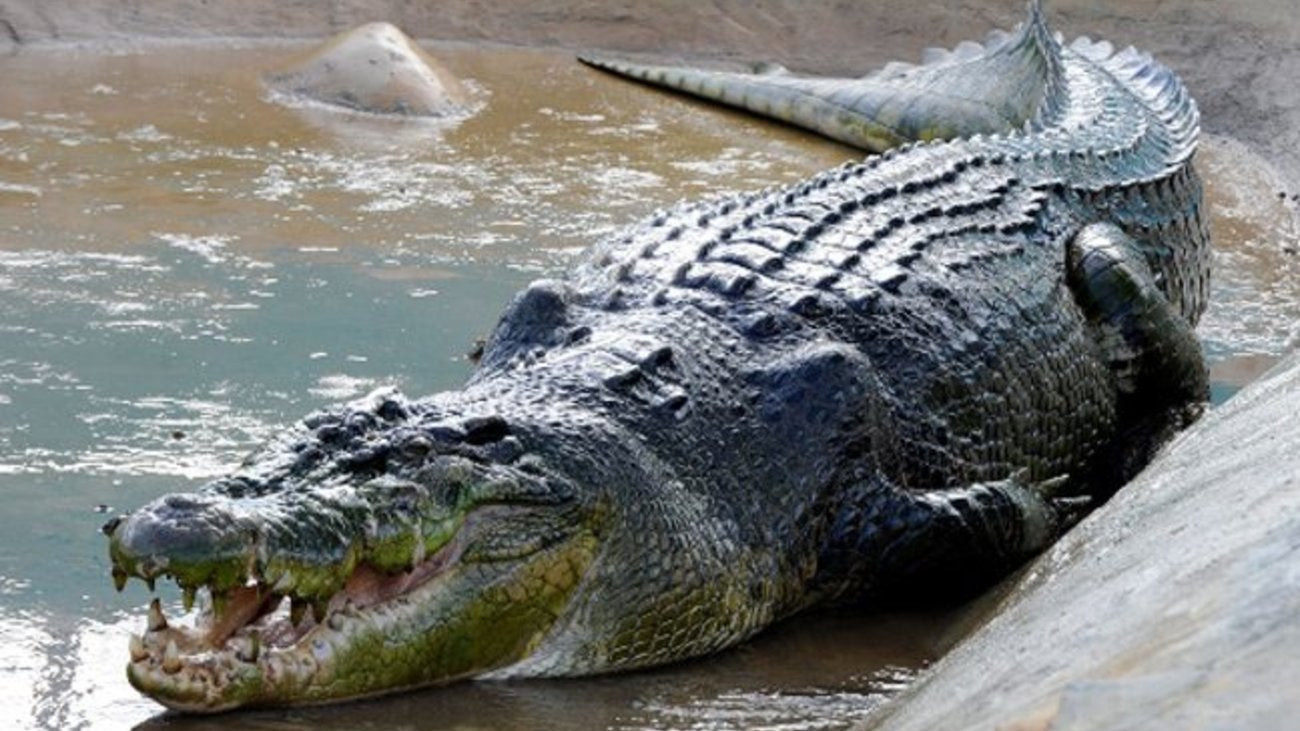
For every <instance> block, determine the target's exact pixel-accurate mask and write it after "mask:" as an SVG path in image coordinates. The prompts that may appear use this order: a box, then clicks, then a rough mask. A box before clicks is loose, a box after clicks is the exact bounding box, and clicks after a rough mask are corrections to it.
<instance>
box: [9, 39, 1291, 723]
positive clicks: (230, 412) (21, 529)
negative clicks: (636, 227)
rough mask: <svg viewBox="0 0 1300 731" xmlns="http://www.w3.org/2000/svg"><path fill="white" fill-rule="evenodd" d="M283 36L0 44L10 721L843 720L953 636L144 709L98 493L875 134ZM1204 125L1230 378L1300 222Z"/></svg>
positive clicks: (849, 624)
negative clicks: (45, 46) (357, 70)
mask: <svg viewBox="0 0 1300 731" xmlns="http://www.w3.org/2000/svg"><path fill="white" fill-rule="evenodd" d="M290 50H291V49H287V48H284V47H279V48H277V47H269V46H250V47H242V48H241V47H237V46H232V45H229V44H227V45H224V46H191V47H163V48H154V49H150V50H149V51H148V52H135V51H129V50H127V51H124V50H104V49H99V50H94V51H84V50H83V51H71V50H67V49H63V50H58V51H49V50H43V51H24V52H23V53H21V54H19V55H16V56H11V57H7V58H3V59H0V78H2V79H3V83H0V313H3V315H0V500H3V503H2V504H3V506H4V507H3V508H0V727H4V728H9V727H15V728H29V727H48V728H96V727H103V728H121V727H125V726H130V725H134V724H136V723H140V722H146V721H147V722H149V723H151V724H155V723H157V724H163V725H182V726H188V725H196V726H201V727H208V726H211V727H216V726H217V725H220V726H222V727H236V728H237V727H251V728H300V727H301V728H305V727H321V726H325V727H337V728H355V727H367V726H369V727H385V726H389V725H392V724H394V723H398V722H400V723H402V724H404V725H405V726H409V727H413V728H415V727H419V728H424V727H429V728H432V727H446V726H452V727H483V728H497V727H511V726H513V727H519V728H593V727H611V728H682V727H692V728H763V727H766V728H837V727H842V726H844V725H846V724H848V723H850V722H851V721H853V720H854V719H857V718H861V717H862V716H863V715H864V714H865V713H866V712H867V711H869V710H870V708H872V707H873V706H874V705H875V704H876V703H877V702H879V700H880V699H881V698H883V697H884V696H885V695H887V694H888V693H889V692H891V691H892V690H894V689H896V688H897V687H899V686H900V685H901V684H905V683H906V682H907V681H908V680H909V678H910V677H911V676H912V675H913V674H914V673H915V672H916V671H917V669H918V668H920V667H923V666H924V664H925V663H926V662H928V661H929V660H930V659H932V658H933V657H935V656H936V654H937V653H938V652H941V651H942V649H943V648H944V647H945V645H946V644H947V643H948V642H950V641H951V639H952V638H953V637H954V636H955V633H956V632H957V630H958V628H959V627H960V626H961V625H960V622H961V618H962V614H961V612H952V613H948V614H938V615H930V616H924V615H922V616H907V617H898V616H891V617H873V618H870V619H869V620H863V619H861V618H857V617H815V618H804V619H799V620H797V621H795V622H791V623H788V624H787V625H785V626H783V627H780V628H778V629H776V630H775V631H773V632H771V633H769V634H768V635H766V636H764V637H762V638H760V639H759V640H758V641H756V642H754V643H752V644H750V645H748V646H746V647H744V648H741V649H739V650H737V651H734V652H730V653H725V654H723V655H721V656H719V657H717V658H711V659H709V660H706V661H701V662H696V663H690V664H686V665H683V666H680V667H675V668H670V669H665V670H660V671H656V672H652V673H643V674H637V675H629V676H623V677H614V678H603V679H595V680H588V681H571V682H553V683H478V684H463V685H460V686H456V687H453V688H449V689H443V690H436V691H430V692H426V693H418V694H409V695H406V696H402V697H399V698H394V699H390V700H382V701H376V702H371V703H365V704H355V705H350V706H344V707H340V708H332V709H328V710H321V711H316V710H307V711H298V712H292V713H284V714H248V715H240V716H235V717H228V718H222V719H221V720H220V721H218V722H202V721H200V722H197V723H193V722H180V721H176V720H175V719H170V718H167V717H164V718H162V719H156V718H153V719H152V720H150V719H151V718H152V717H154V716H155V714H157V712H158V708H157V707H156V706H154V705H153V704H151V703H150V702H148V701H145V700H143V699H141V698H139V697H138V696H137V695H136V694H135V693H134V691H132V690H131V689H130V688H129V686H127V685H126V682H125V679H124V677H123V675H124V674H123V672H122V667H123V663H124V660H125V644H126V642H125V638H126V635H127V632H128V631H132V630H138V629H139V627H138V625H139V624H140V623H141V619H140V617H141V616H142V612H143V606H144V603H145V602H146V596H147V595H146V594H145V592H144V590H143V588H142V587H140V586H139V585H137V584H133V585H132V586H131V587H130V588H128V589H127V591H126V592H125V593H123V594H121V595H118V594H114V593H113V592H112V591H111V589H110V586H111V582H110V581H109V579H108V577H107V568H106V565H105V560H104V555H103V554H104V550H103V548H104V546H103V539H102V536H100V535H99V534H98V532H97V528H98V526H99V524H101V523H102V522H103V520H104V519H105V517H106V514H108V513H112V512H115V511H117V510H120V509H126V508H130V507H133V506H135V505H138V504H140V503H142V502H144V501H146V500H147V499H149V498H151V497H153V496H155V495H157V494H160V493H162V492H165V491H171V490H177V489H186V488H189V487H192V486H195V485H197V484H198V482H199V481H201V480H203V479H204V478H208V477H211V476H213V475H216V474H220V473H222V472H223V471H225V470H227V469H229V468H230V467H231V466H232V465H233V464H234V463H235V462H236V461H237V460H238V459H239V458H240V457H241V456H242V455H243V453H245V452H246V451H247V450H248V449H249V448H250V447H252V446H253V445H254V444H256V443H257V442H259V441H260V440H262V439H263V438H265V437H266V436H267V435H268V434H270V433H272V432H273V430H275V429H276V428H278V427H279V425H282V424H285V423H287V422H289V421H291V420H293V419H295V418H298V417H300V416H301V415H303V414H305V413H306V412H308V411H310V410H311V409H313V408H316V407H318V406H322V405H326V404H330V403H335V402H338V401H340V400H345V399H348V398H352V397H354V396H356V395H359V394H361V393H363V392H364V391H367V390H369V389H371V388H373V387H375V386H377V385H381V384H389V383H392V384H396V385H398V386H400V387H401V388H402V389H403V390H405V391H406V392H408V393H411V394H424V393H428V392H431V391H434V390H437V389H443V388H450V387H454V386H455V385H457V384H458V383H459V382H460V381H461V380H463V379H464V377H465V376H466V374H467V372H468V364H467V363H466V361H465V359H464V356H463V354H464V352H465V351H466V349H467V348H468V347H469V344H470V343H471V342H472V341H473V339H474V338H475V337H476V336H478V335H481V334H483V333H484V332H486V331H487V329H488V328H490V326H491V325H492V323H493V321H494V319H495V317H496V315H497V313H498V312H499V311H500V309H501V307H502V305H503V303H504V302H505V301H506V300H507V298H508V297H509V296H510V295H511V294H512V293H513V292H514V291H515V290H516V289H518V288H519V287H520V286H521V285H522V284H524V283H525V282H527V281H528V280H530V279H532V278H535V277H537V276H541V275H544V274H547V273H554V272H558V271H561V270H563V269H564V268H565V266H566V265H567V264H568V263H569V262H571V261H572V259H573V258H574V256H575V255H576V252H577V251H579V250H580V249H581V248H582V247H583V246H586V245H587V244H589V243H591V242H592V241H594V240H595V239H596V238H598V237H599V236H601V235H603V234H605V233H607V232H610V231H612V230H615V229H617V228H618V227H619V226H621V225H623V224H626V223H628V222H630V221H632V220H635V219H637V218H639V217H641V216H644V215H645V214H647V213H648V212H650V211H651V210H652V209H654V208H656V207H658V206H661V205H666V204H668V203H670V202H673V201H676V200H678V199H681V198H684V197H700V196H703V195H707V194H710V193H719V192H730V191H737V190H744V189H751V188H755V187H761V186H765V185H771V184H779V183H783V182H788V181H792V180H795V179H798V178H801V177H803V176H806V175H808V174H810V173H812V172H814V171H817V170H820V169H823V168H826V167H828V166H830V165H833V164H836V163H839V162H841V161H843V160H846V159H850V158H851V157H853V156H854V153H853V152H852V151H850V150H847V149H845V148H842V147H839V146H836V145H833V144H830V143H825V142H819V141H817V140H813V139H810V138H808V137H806V136H803V135H801V134H798V133H796V132H793V131H791V130H788V129H785V128H781V127H776V126H773V125H768V124H764V123H761V122H757V121H753V120H750V119H748V118H745V117H743V116H740V115H735V114H730V113H726V112H720V111H717V110H713V109H711V108H708V107H705V106H703V105H699V104H694V103H689V102H684V101H682V100H679V99H676V98H670V97H664V96H660V95H656V94H653V93H651V92H648V91H646V90H644V89H642V88H640V87H636V86H631V85H627V84H623V83H620V82H617V81H615V80H613V79H609V78H606V77H603V76H600V75H597V74H594V73H592V72H589V71H587V70H585V69H583V68H580V67H578V66H576V65H574V64H573V63H571V62H570V60H569V59H568V58H567V57H564V56H558V55H554V54H548V53H540V52H520V51H490V52H485V51H475V50H472V49H465V48H446V49H442V50H441V51H440V53H439V55H440V56H441V57H442V58H443V59H444V60H445V61H446V63H447V65H448V66H449V67H450V68H451V69H452V70H453V71H455V72H457V73H458V74H459V75H460V76H461V77H462V78H467V79H470V80H472V82H473V85H474V86H475V87H476V88H477V94H478V98H479V101H480V103H481V104H482V106H483V109H482V111H481V112H480V113H479V114H478V115H476V116H474V117H472V118H469V119H466V120H461V121H459V122H454V123H449V124H416V125H409V124H407V125H399V124H395V123H392V122H389V121H387V120H382V119H376V118H368V117H364V116H356V115H338V114H335V113H332V112H328V111H326V110H322V109H317V108H296V109H292V108H286V107H283V106H280V105H277V104H271V103H268V102H267V101H266V100H265V99H264V92H263V91H262V89H261V87H260V86H259V85H258V83H257V82H256V74H257V72H258V71H259V70H261V69H264V68H267V67H269V66H271V65H273V64H274V63H275V62H276V61H277V60H278V59H279V58H282V57H284V56H285V55H286V54H287V53H289V52H290ZM1206 153H1207V154H1206V155H1205V162H1206V171H1207V177H1208V178H1209V183H1210V186H1211V195H1212V198H1213V204H1214V209H1215V211H1216V219H1215V221H1214V227H1215V234H1216V236H1217V240H1218V243H1219V244H1220V247H1221V248H1220V253H1219V257H1220V263H1221V266H1220V276H1219V277H1218V278H1217V280H1216V285H1215V304H1214V307H1213V308H1212V310H1211V312H1210V313H1209V314H1208V315H1207V318H1206V322H1205V325H1204V326H1203V327H1202V330H1201V333H1202V336H1203V338H1204V339H1205V341H1206V348H1207V352H1208V353H1209V355H1210V356H1211V358H1212V359H1213V360H1214V362H1215V384H1216V397H1218V398H1220V399H1221V398H1224V397H1226V396H1228V395H1229V394H1230V393H1231V392H1232V391H1234V390H1235V389H1236V388H1238V387H1240V385H1241V384H1242V383H1244V382H1245V381H1247V380H1249V379H1250V378H1251V377H1253V376H1254V375H1255V374H1256V373H1257V372H1258V371H1259V370H1260V369H1261V368H1263V367H1266V366H1267V364H1269V363H1270V362H1271V361H1272V360H1273V359H1275V358H1276V357H1277V355H1278V354H1279V353H1280V352H1281V351H1282V349H1283V348H1284V347H1285V344H1286V343H1287V341H1288V338H1290V337H1291V332H1290V328H1291V326H1292V325H1291V324H1292V323H1294V322H1296V321H1297V319H1298V318H1297V316H1298V315H1300V304H1298V303H1300V291H1297V289H1300V286H1298V285H1296V284H1295V282H1296V281H1297V277H1295V276H1294V275H1295V271H1294V270H1295V267H1296V257H1295V247H1296V241H1297V236H1296V231H1295V230H1294V227H1293V224H1292V223H1291V219H1290V215H1289V213H1288V212H1287V211H1286V209H1285V208H1284V207H1283V206H1282V205H1281V204H1280V203H1279V202H1278V201H1277V199H1276V193H1275V191H1274V188H1275V183H1274V181H1273V180H1272V178H1271V177H1270V176H1269V174H1268V173H1267V170H1266V167H1265V166H1262V165H1259V164H1256V163H1255V162H1254V161H1251V162H1250V164H1248V165H1243V164H1241V162H1242V160H1244V159H1247V158H1246V157H1243V156H1246V155H1248V153H1246V152H1245V151H1244V150H1242V149H1240V148H1239V146H1236V145H1235V144H1234V143H1232V142H1230V141H1226V140H1212V141H1211V142H1210V144H1209V145H1208V146H1207V150H1206ZM1288 248H1289V250H1290V253H1288V252H1287V250H1288ZM164 591H166V592H170V590H169V589H168V590H164ZM165 596H166V597H167V599H168V600H169V602H170V604H171V609H170V611H169V614H177V613H179V608H178V604H179V602H178V601H177V597H176V596H175V594H174V593H165Z"/></svg>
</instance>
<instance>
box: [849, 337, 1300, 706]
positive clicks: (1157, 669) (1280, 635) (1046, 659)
mask: <svg viewBox="0 0 1300 731" xmlns="http://www.w3.org/2000/svg"><path fill="white" fill-rule="evenodd" d="M1297 410H1300V353H1296V354H1293V355H1292V356H1291V357H1290V358H1288V359H1287V360H1286V361H1284V362H1283V363H1282V364H1281V365H1279V366H1278V367H1277V368H1275V369H1274V370H1273V371H1272V372H1270V373H1269V374H1268V375H1266V376H1264V377H1263V378H1261V379H1260V380H1259V381H1256V382H1255V383H1253V384H1251V385H1250V386H1248V387H1247V388H1246V389H1245V390H1243V391H1242V392H1241V393H1240V394H1239V395H1237V396H1235V397H1234V398H1233V399H1232V400H1231V401H1229V402H1228V403H1227V404H1225V405H1224V406H1222V407H1220V408H1219V409H1216V410H1215V411H1213V412H1211V413H1210V414H1209V415H1208V416H1207V417H1206V418H1204V419H1203V420H1202V421H1201V422H1200V423H1199V424H1197V425H1196V426H1194V427H1192V428H1191V429H1190V430H1189V431H1188V432H1186V433H1185V434H1183V435H1182V436H1181V437H1180V438H1179V439H1178V440H1177V441H1175V442H1174V443H1173V444H1171V445H1170V446H1169V448H1168V450H1167V451H1165V452H1164V453H1163V454H1162V455H1161V456H1160V457H1159V458H1157V459H1156V461H1154V462H1152V463H1151V465H1150V466H1149V467H1148V468H1147V469H1146V470H1145V471H1144V472H1143V473H1142V474H1141V475H1140V476H1139V477H1138V478H1137V479H1136V480H1134V481H1133V482H1132V483H1131V484H1129V485H1128V486H1127V487H1125V488H1124V489H1123V490H1121V491H1120V492H1119V494H1118V495H1116V496H1115V497H1114V498H1113V499H1112V500H1111V501H1110V502H1108V503H1107V504H1106V505H1104V506H1102V507H1101V508H1100V509H1098V510H1097V511H1096V512H1095V513H1093V514H1092V515H1091V516H1090V517H1089V518H1088V519H1087V520H1085V521H1083V522H1082V523H1080V524H1079V525H1078V526H1077V527H1076V528H1075V529H1074V530H1073V531H1071V532H1070V533H1069V534H1067V535H1066V536H1065V537H1064V538H1062V539H1061V540H1060V541H1059V542H1058V543H1057V544H1056V545H1055V546H1054V547H1052V548H1051V549H1050V550H1048V552H1047V553H1045V554H1043V555H1042V556H1040V557H1039V558H1038V560H1037V561H1036V562H1035V563H1034V564H1032V565H1031V566H1030V567H1029V569H1028V570H1027V571H1026V572H1024V573H1023V574H1022V575H1021V576H1020V577H1019V579H1018V580H1017V582H1016V586H1015V587H1014V588H1013V589H1012V593H1011V596H1010V598H1009V599H1006V600H1003V602H1002V609H1001V610H1000V611H999V613H998V616H996V617H994V618H993V619H992V620H991V621H989V622H988V624H986V625H984V626H983V627H982V628H980V629H979V630H978V631H976V632H975V633H974V634H973V635H971V636H970V637H968V638H966V640H965V641H964V642H963V643H962V644H960V645H958V646H957V647H956V648H955V649H953V650H952V651H951V652H950V653H949V654H948V655H947V656H946V657H945V658H943V659H942V660H941V661H939V662H938V663H937V664H936V665H935V666H934V668H933V670H932V671H931V672H930V674H929V676H928V677H927V678H925V679H924V680H922V681H921V682H920V683H919V684H918V685H917V686H916V687H915V688H913V689H912V690H911V691H909V692H907V693H905V694H904V695H903V696H901V697H900V698H898V699H896V700H895V701H894V703H892V704H891V705H892V708H891V707H886V712H887V713H889V715H888V716H886V717H885V718H883V719H879V720H877V721H876V722H875V723H868V724H867V727H868V728H872V729H880V730H882V731H905V730H911V729H946V728H963V729H968V728H969V729H994V728H997V729H1018V730H1021V731H1031V730H1032V731H1037V730H1039V729H1044V730H1045V729H1049V728H1050V729H1053V731H1061V730H1063V729H1070V730H1072V731H1084V730H1088V731H1091V730H1093V729H1096V730H1101V729H1105V730H1106V731H1116V730H1118V729H1144V730H1145V729H1185V728H1240V729H1273V728H1295V725H1294V724H1295V719H1296V718H1297V717H1300V694H1298V693H1297V692H1296V689H1297V688H1300V623H1297V622H1296V617H1297V616H1300V481H1297V475H1300V448H1297V447H1298V446H1300V419H1296V418H1295V414H1296V411H1297ZM891 711H892V712H891Z"/></svg>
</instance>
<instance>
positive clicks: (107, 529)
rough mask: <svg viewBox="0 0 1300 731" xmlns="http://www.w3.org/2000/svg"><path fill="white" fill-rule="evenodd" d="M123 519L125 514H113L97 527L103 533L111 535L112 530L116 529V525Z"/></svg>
mask: <svg viewBox="0 0 1300 731" xmlns="http://www.w3.org/2000/svg"><path fill="white" fill-rule="evenodd" d="M125 519H126V516H125V515H116V516H113V517H112V518H109V519H108V522H107V523H105V524H103V525H101V526H100V527H99V529H100V530H101V531H103V533H104V535H106V536H111V535H113V531H115V530H117V527H118V526H119V525H121V524H122V521H123V520H125Z"/></svg>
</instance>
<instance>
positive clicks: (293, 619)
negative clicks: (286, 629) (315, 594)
mask: <svg viewBox="0 0 1300 731" xmlns="http://www.w3.org/2000/svg"><path fill="white" fill-rule="evenodd" d="M309 606H310V604H309V602H307V600H305V599H299V598H298V597H292V598H290V600H289V624H291V625H293V626H294V627H300V626H302V620H303V619H304V618H305V617H306V616H307V608H308V607H309Z"/></svg>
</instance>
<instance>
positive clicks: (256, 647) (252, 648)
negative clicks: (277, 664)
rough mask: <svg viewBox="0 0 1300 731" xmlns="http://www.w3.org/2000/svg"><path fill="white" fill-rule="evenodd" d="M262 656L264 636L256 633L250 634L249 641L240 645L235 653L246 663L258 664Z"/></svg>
mask: <svg viewBox="0 0 1300 731" xmlns="http://www.w3.org/2000/svg"><path fill="white" fill-rule="evenodd" d="M261 654H262V636H261V635H259V634H258V633H256V632H253V633H251V634H249V636H248V639H247V640H245V641H244V642H242V643H240V647H239V649H238V650H236V651H235V655H236V656H237V657H239V659H240V660H243V661H244V662H257V658H258V656H260V655H261Z"/></svg>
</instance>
